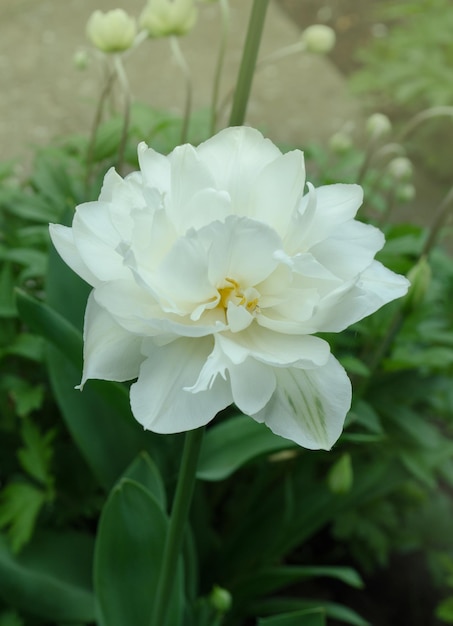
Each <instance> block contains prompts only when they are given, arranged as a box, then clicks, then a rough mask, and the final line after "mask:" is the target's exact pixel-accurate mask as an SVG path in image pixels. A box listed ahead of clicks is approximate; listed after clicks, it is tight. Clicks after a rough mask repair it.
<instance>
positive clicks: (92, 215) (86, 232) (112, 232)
mask: <svg viewBox="0 0 453 626" xmlns="http://www.w3.org/2000/svg"><path fill="white" fill-rule="evenodd" d="M72 230H73V233H74V241H75V244H76V246H77V250H78V251H79V253H80V256H81V257H82V259H83V261H84V263H85V264H86V265H87V266H88V268H89V270H90V271H91V272H92V273H93V274H94V275H95V276H96V277H97V278H98V279H99V280H100V281H105V280H115V279H118V278H125V277H127V276H129V275H130V272H129V270H128V269H127V268H126V267H124V265H123V259H122V257H121V255H120V254H118V252H117V251H116V248H117V246H118V245H119V244H120V243H121V241H122V239H121V236H120V234H119V233H118V231H117V230H116V229H115V228H114V226H113V224H112V221H111V219H110V215H109V205H108V204H106V203H105V202H86V203H84V204H81V205H79V206H78V207H77V210H76V213H75V215H74V220H73V222H72Z"/></svg>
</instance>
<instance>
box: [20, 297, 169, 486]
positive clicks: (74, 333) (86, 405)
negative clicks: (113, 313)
mask: <svg viewBox="0 0 453 626" xmlns="http://www.w3.org/2000/svg"><path fill="white" fill-rule="evenodd" d="M17 306H18V309H19V312H20V314H21V317H22V319H24V320H25V322H26V323H27V324H28V325H29V326H30V328H31V329H32V330H33V331H34V332H36V333H38V334H40V335H42V336H43V337H44V338H45V339H47V340H48V342H50V344H53V345H50V344H48V345H47V346H46V356H47V366H48V370H49V375H50V379H51V383H52V387H53V391H54V395H55V398H56V400H57V402H58V404H59V406H60V409H61V411H62V414H63V417H64V419H65V422H66V424H67V426H68V429H69V431H70V433H71V435H72V437H73V439H74V441H75V442H76V444H77V445H78V447H79V449H80V451H81V453H82V455H83V456H84V457H85V459H86V461H87V463H88V465H89V466H90V467H91V469H92V471H93V472H94V474H95V476H96V478H97V479H98V480H99V482H100V483H101V484H102V485H103V486H104V487H106V488H110V487H111V486H112V485H113V484H114V483H115V481H116V480H117V479H118V477H119V476H121V474H122V473H123V471H124V469H125V468H126V467H127V465H128V464H129V463H130V462H131V461H132V460H133V459H134V457H135V456H136V454H137V453H138V452H139V451H140V450H143V449H147V448H149V447H150V446H151V445H152V443H153V440H155V439H157V436H156V435H153V434H152V433H150V432H144V431H143V429H142V428H141V427H140V426H139V425H138V423H137V422H136V421H135V420H134V419H133V417H132V415H131V411H130V405H129V396H128V392H127V389H126V387H124V386H123V385H120V384H117V383H111V382H106V381H90V382H89V383H88V384H87V385H86V387H85V388H84V390H83V392H82V393H81V392H79V391H77V390H75V389H74V387H75V386H76V385H77V384H78V383H79V382H80V377H81V370H82V346H83V342H82V336H81V334H80V332H79V331H78V330H77V329H76V328H75V327H74V326H73V325H72V324H71V323H70V322H69V321H67V320H66V319H65V318H64V317H63V316H62V315H61V314H59V313H58V312H57V311H55V310H53V309H51V308H50V307H48V306H47V305H45V304H44V303H42V302H39V301H38V300H35V299H33V298H31V297H30V296H28V295H27V294H25V293H23V292H18V293H17ZM54 346H55V347H54Z"/></svg>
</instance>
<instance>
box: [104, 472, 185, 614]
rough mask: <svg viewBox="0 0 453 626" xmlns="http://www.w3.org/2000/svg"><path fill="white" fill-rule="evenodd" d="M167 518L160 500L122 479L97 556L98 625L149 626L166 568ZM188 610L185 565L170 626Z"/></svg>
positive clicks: (108, 510) (109, 504)
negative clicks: (184, 591) (184, 575)
mask: <svg viewBox="0 0 453 626" xmlns="http://www.w3.org/2000/svg"><path fill="white" fill-rule="evenodd" d="M167 529H168V519H167V517H166V515H165V514H164V513H163V511H162V509H161V508H160V506H159V504H158V502H157V500H156V499H155V498H154V497H153V496H152V495H151V494H150V493H149V492H148V491H147V490H146V489H145V488H144V487H143V486H142V485H139V484H138V483H136V482H135V481H132V480H129V479H122V480H121V481H120V482H119V484H118V485H117V486H116V487H114V489H113V490H112V492H111V494H110V496H109V499H108V500H107V502H106V504H105V507H104V509H103V512H102V515H101V520H100V524H99V531H98V537H97V542H96V551H95V566H94V585H95V590H96V598H97V602H98V606H99V610H100V620H99V626H125V624H134V626H149V623H150V615H151V609H152V606H153V602H154V601H155V598H156V593H157V586H158V581H159V576H160V572H161V566H162V557H163V547H164V542H165V537H166V533H167ZM183 610H184V596H183V578H182V561H181V562H180V566H179V567H178V571H177V572H176V573H175V582H174V588H173V596H172V598H171V601H170V603H169V615H168V620H167V625H162V626H170V625H171V624H180V623H181V619H182V612H183Z"/></svg>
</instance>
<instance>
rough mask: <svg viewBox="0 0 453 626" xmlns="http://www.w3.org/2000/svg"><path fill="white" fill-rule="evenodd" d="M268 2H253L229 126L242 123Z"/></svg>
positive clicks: (257, 0)
mask: <svg viewBox="0 0 453 626" xmlns="http://www.w3.org/2000/svg"><path fill="white" fill-rule="evenodd" d="M268 4H269V0H254V2H253V7H252V13H251V15H250V21H249V27H248V31H247V37H246V40H245V45H244V50H243V53H242V60H241V67H240V68H239V76H238V80H237V83H236V89H235V92H234V99H233V107H232V109H231V115H230V121H229V126H241V125H242V124H243V123H244V119H245V112H246V110H247V104H248V100H249V96H250V90H251V87H252V81H253V74H254V72H255V66H256V59H257V57H258V50H259V47H260V42H261V35H262V33H263V28H264V20H265V18H266V10H267V6H268Z"/></svg>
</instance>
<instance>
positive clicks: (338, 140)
mask: <svg viewBox="0 0 453 626" xmlns="http://www.w3.org/2000/svg"><path fill="white" fill-rule="evenodd" d="M329 148H330V149H331V151H332V152H333V153H334V154H344V153H345V152H348V150H350V149H351V148H352V139H351V136H350V135H348V134H347V133H344V132H341V131H339V132H338V133H334V134H333V135H332V137H331V138H330V139H329Z"/></svg>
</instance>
